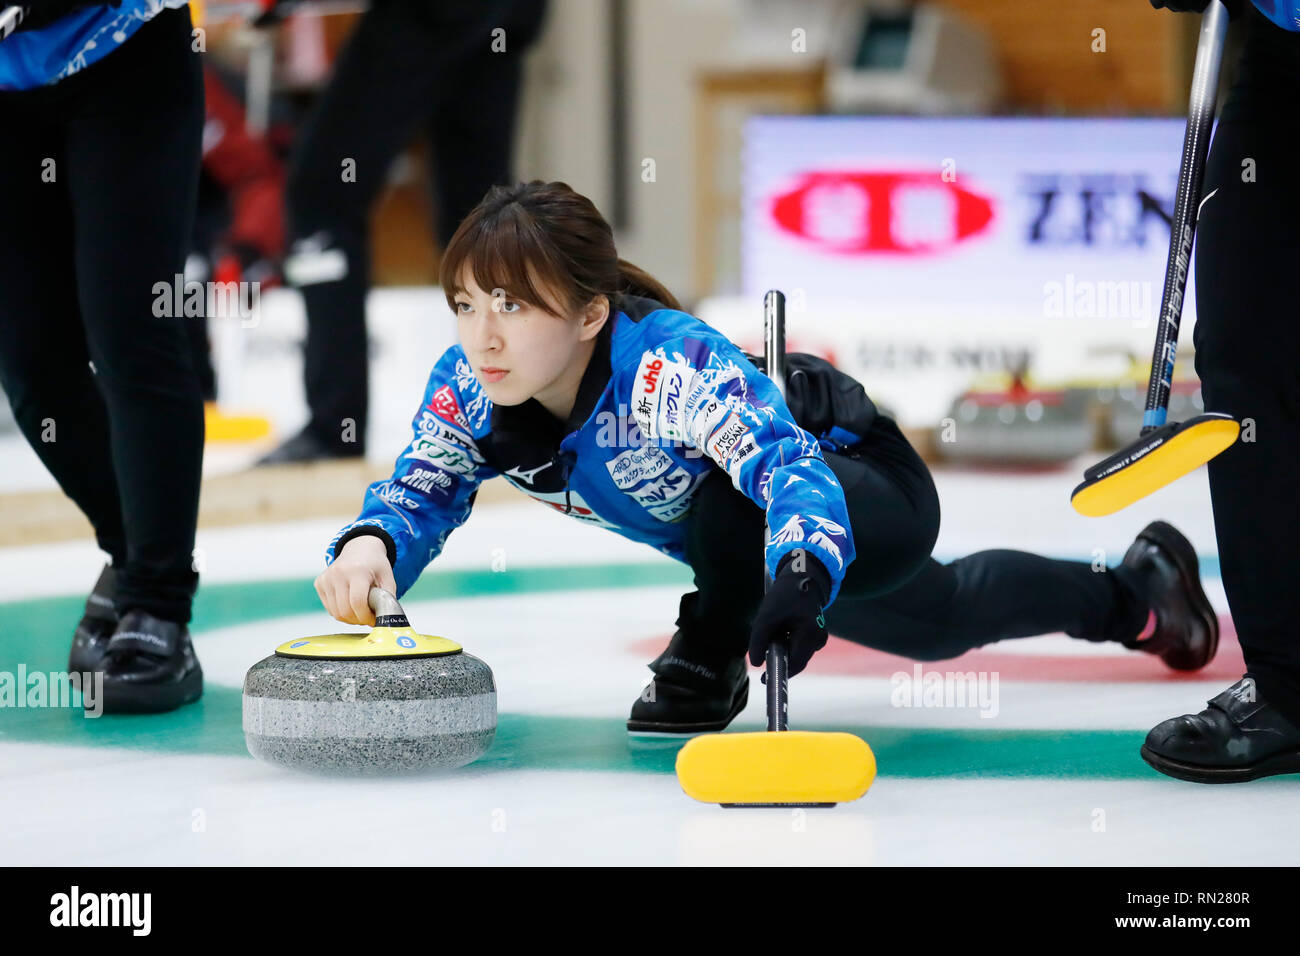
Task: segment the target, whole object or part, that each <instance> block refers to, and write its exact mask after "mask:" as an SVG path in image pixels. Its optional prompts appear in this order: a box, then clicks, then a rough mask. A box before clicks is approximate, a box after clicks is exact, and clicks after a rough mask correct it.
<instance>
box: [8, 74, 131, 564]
mask: <svg viewBox="0 0 1300 956" xmlns="http://www.w3.org/2000/svg"><path fill="white" fill-rule="evenodd" d="M52 108H53V100H52V97H51V96H50V95H49V93H48V92H46V91H23V92H7V93H6V92H0V130H3V132H4V139H5V145H4V148H2V149H0V190H2V191H3V199H0V206H2V208H3V213H2V214H0V382H3V384H4V390H5V392H6V394H7V395H8V397H9V403H10V405H11V406H12V407H13V413H14V418H15V420H16V421H17V423H18V427H19V429H20V430H21V431H22V433H23V436H24V437H25V438H26V439H27V441H28V443H29V444H30V445H31V446H32V449H33V450H34V451H35V452H36V454H37V455H38V456H39V457H40V459H41V461H42V463H43V464H44V465H45V467H46V468H48V469H49V471H50V474H51V475H53V476H54V479H55V480H56V481H57V482H58V483H59V487H61V488H62V489H63V491H64V493H65V494H66V495H67V496H68V497H69V498H71V499H72V500H73V501H74V502H75V503H76V505H77V507H79V508H80V509H81V511H82V513H84V514H85V515H86V517H87V519H89V521H90V523H91V526H92V527H93V528H94V530H95V539H96V541H97V542H98V544H99V546H100V547H101V548H102V549H103V550H104V551H106V552H108V554H109V555H110V556H111V558H112V560H113V563H114V564H115V565H116V566H117V567H118V568H121V567H122V565H123V564H124V563H125V561H126V532H125V530H124V528H123V525H122V509H121V506H120V504H119V502H118V492H117V478H116V476H115V475H114V473H113V467H112V448H111V446H110V444H109V424H108V412H107V409H106V408H105V405H104V397H103V395H102V394H101V392H100V390H99V386H98V385H97V383H96V381H95V376H94V375H93V374H92V372H91V370H90V354H89V352H88V351H87V349H86V334H85V331H84V329H83V327H82V324H81V315H80V311H79V307H78V305H77V275H76V270H75V269H74V267H73V242H72V236H73V218H72V208H71V205H70V203H69V200H68V185H67V167H66V165H65V158H66V150H65V148H64V144H63V130H62V127H61V125H60V124H59V123H57V122H55V121H54V120H53V119H52V116H51V110H52ZM51 162H52V164H53V165H50V163H51ZM50 175H53V176H54V179H53V181H49V180H48V176H50Z"/></svg>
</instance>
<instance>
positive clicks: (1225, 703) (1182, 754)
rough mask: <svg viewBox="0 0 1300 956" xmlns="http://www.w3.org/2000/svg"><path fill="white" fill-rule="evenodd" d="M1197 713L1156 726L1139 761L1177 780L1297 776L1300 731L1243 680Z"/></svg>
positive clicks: (1224, 780) (1234, 780)
mask: <svg viewBox="0 0 1300 956" xmlns="http://www.w3.org/2000/svg"><path fill="white" fill-rule="evenodd" d="M1207 703H1208V706H1207V707H1206V708H1205V710H1203V711H1201V712H1200V713H1199V714H1184V715H1183V716H1181V717H1171V718H1169V720H1166V721H1164V722H1163V723H1161V724H1157V725H1156V726H1155V727H1153V728H1152V730H1151V732H1150V733H1149V734H1147V739H1146V743H1144V744H1143V745H1142V759H1143V760H1145V761H1146V762H1147V763H1149V764H1150V765H1151V766H1153V767H1155V769H1157V770H1159V771H1160V772H1161V773H1163V774H1168V775H1169V776H1171V777H1177V778H1178V779H1179V780H1191V781H1194V782H1196V783H1244V782H1245V781H1247V780H1254V779H1256V778H1258V777H1269V776H1272V775H1273V774H1279V773H1300V728H1298V727H1296V726H1295V725H1294V724H1292V723H1291V722H1290V721H1288V720H1287V719H1286V718H1285V717H1283V716H1282V714H1281V713H1279V712H1278V710H1277V708H1276V707H1274V706H1272V705H1271V704H1270V703H1269V702H1268V701H1266V700H1264V698H1263V697H1262V696H1261V695H1260V693H1259V688H1258V687H1256V685H1255V682H1254V680H1252V679H1251V678H1249V677H1243V678H1242V679H1241V680H1239V681H1237V683H1235V684H1233V685H1232V686H1231V687H1229V688H1228V689H1227V690H1225V691H1224V692H1223V693H1222V694H1220V695H1219V696H1218V697H1215V698H1214V699H1213V700H1211V701H1208V702H1207Z"/></svg>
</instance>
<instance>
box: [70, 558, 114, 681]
mask: <svg viewBox="0 0 1300 956" xmlns="http://www.w3.org/2000/svg"><path fill="white" fill-rule="evenodd" d="M116 593H117V572H115V571H114V570H113V566H112V565H111V564H106V565H104V570H103V571H101V572H99V580H98V581H96V582H95V586H94V588H93V589H91V592H90V596H89V597H87V598H86V610H85V613H84V614H82V615H81V620H80V621H78V622H77V629H76V631H74V632H73V634H72V649H71V650H70V651H68V670H69V671H72V672H74V673H75V672H86V671H97V670H99V669H100V668H101V667H103V661H104V652H105V651H106V650H108V641H109V639H110V638H111V637H112V636H113V632H114V631H115V630H117V611H116V610H114V609H113V596H114V595H115V594H116Z"/></svg>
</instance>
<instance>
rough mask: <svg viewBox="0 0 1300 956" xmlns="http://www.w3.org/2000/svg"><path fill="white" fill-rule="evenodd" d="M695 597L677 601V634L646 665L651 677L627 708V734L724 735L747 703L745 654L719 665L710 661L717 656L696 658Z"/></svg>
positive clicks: (747, 680) (698, 639)
mask: <svg viewBox="0 0 1300 956" xmlns="http://www.w3.org/2000/svg"><path fill="white" fill-rule="evenodd" d="M698 596H699V592H696V591H692V592H690V593H688V594H685V595H683V596H682V600H681V614H680V615H679V616H678V618H677V624H678V628H677V632H676V633H675V634H674V635H673V639H672V640H671V641H670V642H669V644H668V648H667V649H666V650H665V651H664V652H663V653H662V654H660V655H659V656H658V657H657V658H656V659H655V660H654V661H653V662H652V663H651V664H650V670H652V671H654V675H655V676H654V679H653V680H652V681H651V682H650V683H649V684H647V685H646V687H645V689H644V690H643V691H642V692H641V696H640V697H638V698H637V699H636V701H635V702H634V703H633V704H632V713H631V716H630V717H629V718H628V721H627V729H628V733H630V734H635V735H637V736H660V735H674V734H704V733H710V732H712V731H716V730H723V729H724V728H725V727H726V726H727V725H728V724H729V723H731V721H732V720H734V719H735V717H736V715H737V714H739V713H740V712H741V711H742V710H744V709H745V705H746V704H747V703H748V702H749V673H748V671H747V669H746V666H745V655H744V653H743V652H742V653H740V654H739V656H736V657H734V658H731V659H730V660H727V661H725V662H723V663H718V662H716V661H715V660H713V659H712V658H714V657H715V656H716V651H715V652H714V654H713V655H710V654H706V653H701V651H700V644H701V640H700V638H699V636H698V635H696V636H695V638H694V639H692V637H691V636H690V635H691V633H692V632H693V631H697V630H704V629H705V626H703V625H701V624H699V623H698V622H696V621H694V620H693V618H692V612H693V611H694V608H695V599H696V598H697V597H698ZM710 643H711V644H716V643H717V642H716V641H710ZM705 661H707V663H705Z"/></svg>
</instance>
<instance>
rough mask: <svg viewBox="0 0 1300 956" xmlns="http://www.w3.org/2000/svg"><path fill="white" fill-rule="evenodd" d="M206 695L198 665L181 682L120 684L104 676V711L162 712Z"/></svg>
mask: <svg viewBox="0 0 1300 956" xmlns="http://www.w3.org/2000/svg"><path fill="white" fill-rule="evenodd" d="M202 696H203V671H202V670H201V669H199V668H195V669H194V670H193V671H192V672H191V673H189V674H187V675H186V676H185V677H184V678H183V679H182V680H181V681H179V682H178V683H168V684H161V685H160V684H119V683H116V682H114V681H112V680H110V679H109V678H108V676H107V675H105V677H104V696H103V703H104V713H106V714H161V713H166V712H167V711H169V710H176V709H177V708H178V707H183V706H185V705H186V704H192V703H194V702H195V701H196V700H198V699H199V698H200V697H202Z"/></svg>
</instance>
